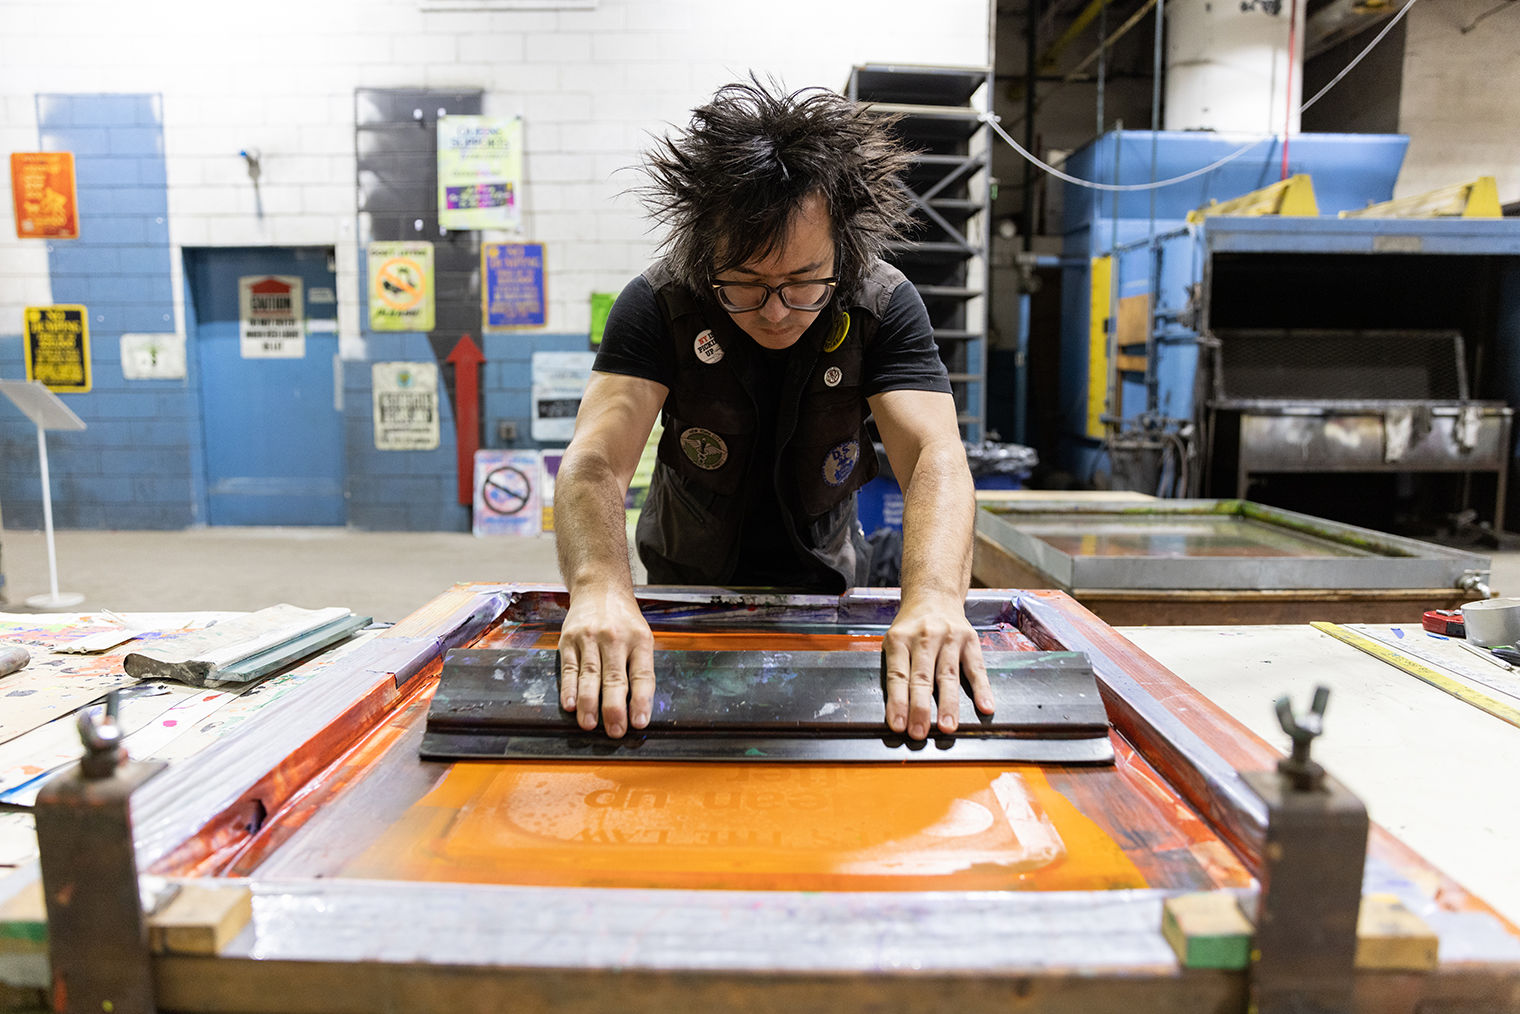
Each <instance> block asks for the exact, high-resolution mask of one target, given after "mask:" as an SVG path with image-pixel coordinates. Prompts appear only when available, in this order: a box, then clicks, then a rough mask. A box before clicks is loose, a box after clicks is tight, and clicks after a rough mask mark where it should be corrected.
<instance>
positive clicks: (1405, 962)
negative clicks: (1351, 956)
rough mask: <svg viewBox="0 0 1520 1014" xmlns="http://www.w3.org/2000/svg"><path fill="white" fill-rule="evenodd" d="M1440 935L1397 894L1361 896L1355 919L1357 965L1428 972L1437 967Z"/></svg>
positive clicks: (1384, 969)
mask: <svg viewBox="0 0 1520 1014" xmlns="http://www.w3.org/2000/svg"><path fill="white" fill-rule="evenodd" d="M1440 944H1441V941H1440V938H1439V937H1437V936H1436V933H1435V930H1433V929H1431V928H1430V927H1429V926H1427V925H1425V920H1423V919H1421V918H1420V917H1419V916H1417V915H1415V914H1414V913H1413V912H1411V911H1409V909H1407V908H1405V907H1404V903H1403V902H1401V901H1400V900H1399V899H1398V897H1397V896H1396V895H1392V894H1369V895H1367V896H1365V897H1364V898H1362V906H1361V910H1360V912H1358V913H1357V919H1356V967H1357V968H1364V969H1378V970H1382V971H1409V972H1420V971H1429V970H1430V969H1433V968H1435V967H1436V965H1437V964H1439V963H1440V961H1439V954H1440Z"/></svg>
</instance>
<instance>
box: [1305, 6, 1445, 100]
mask: <svg viewBox="0 0 1520 1014" xmlns="http://www.w3.org/2000/svg"><path fill="white" fill-rule="evenodd" d="M1419 2H1420V0H1409V2H1408V3H1407V4H1405V5H1404V7H1403V9H1402V10H1400V11H1399V12H1398V13H1397V14H1395V15H1394V16H1393V17H1391V18H1389V19H1388V24H1386V25H1384V26H1383V30H1382V31H1381V32H1378V34H1377V38H1375V39H1373V40H1372V41H1371V42H1370V43H1368V44H1367V48H1366V49H1364V50H1362V51H1361V52H1360V53H1358V54H1356V58H1355V59H1353V60H1352V61H1351V62H1350V63H1348V64H1346V66H1344V67H1342V68H1341V72H1340V73H1339V74H1337V75H1335V77H1333V78H1331V79H1330V83H1329V84H1327V85H1325V87H1323V88H1321V89H1320V90H1319V91H1317V92H1315V93H1314V98H1312V99H1310V100H1309V101H1308V102H1305V103H1304V104H1303V105H1301V106H1299V107H1298V111H1299V112H1300V113H1301V112H1303V111H1304V110H1305V109H1308V108H1309V107H1310V106H1312V105H1314V103H1316V102H1318V101H1319V100H1320V99H1321V98H1322V97H1323V96H1324V94H1325V93H1326V92H1328V91H1329V90H1330V89H1332V88H1334V87H1335V86H1336V85H1338V84H1340V83H1341V78H1343V77H1345V76H1346V75H1347V74H1350V73H1351V69H1352V68H1353V67H1355V66H1356V65H1357V64H1359V63H1361V62H1362V58H1363V57H1364V56H1366V55H1367V54H1368V53H1370V52H1372V50H1373V48H1374V47H1375V46H1377V44H1378V43H1379V42H1382V41H1383V36H1385V35H1387V34H1388V33H1389V32H1391V31H1393V26H1394V25H1396V24H1398V23H1399V19H1400V18H1402V17H1403V16H1404V15H1406V14H1408V13H1409V10H1410V8H1412V7H1413V6H1414V5H1415V4H1417V3H1419Z"/></svg>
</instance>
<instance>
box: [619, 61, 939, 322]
mask: <svg viewBox="0 0 1520 1014" xmlns="http://www.w3.org/2000/svg"><path fill="white" fill-rule="evenodd" d="M912 159H913V156H912V153H910V152H909V151H908V150H907V149H906V148H904V147H903V146H902V144H901V143H900V142H899V141H898V140H897V139H896V138H895V137H894V136H893V134H892V131H891V120H890V119H889V118H887V117H884V116H881V115H879V114H875V113H871V112H869V111H868V110H867V109H866V108H865V107H862V106H859V105H857V104H856V103H854V102H851V101H850V100H849V99H847V98H845V97H844V96H842V95H839V94H838V93H836V92H832V91H829V90H828V89H825V88H804V89H801V90H799V91H794V92H789V93H788V92H785V91H783V90H782V88H781V87H780V86H779V85H778V83H777V82H776V81H774V80H772V81H770V82H769V84H768V85H767V84H764V83H762V82H761V81H760V79H759V78H758V77H755V76H754V75H751V77H750V80H749V81H748V82H747V83H746V82H740V83H735V84H728V85H724V86H723V87H722V88H720V89H718V91H717V93H716V94H715V95H714V96H713V99H712V101H711V102H708V103H707V104H706V105H703V106H699V107H698V108H696V109H694V110H692V116H691V123H690V125H689V126H688V127H687V129H686V131H685V132H684V133H681V134H678V135H677V136H675V137H665V138H661V139H660V140H659V141H657V142H656V144H655V145H654V147H653V148H652V149H651V150H650V151H649V152H647V153H646V156H645V164H644V171H645V173H646V174H647V175H648V177H649V183H648V184H647V185H645V186H643V187H641V188H639V190H638V191H637V192H638V194H639V196H640V197H641V198H642V199H643V202H644V205H645V207H646V208H648V209H649V212H650V214H651V215H652V216H653V217H654V218H655V219H657V220H658V221H660V222H661V223H663V224H664V225H666V226H667V227H668V228H669V234H668V236H667V237H666V239H665V242H664V250H665V251H666V254H667V255H668V256H669V258H670V260H671V263H672V266H673V268H674V270H675V273H676V275H677V277H678V278H679V279H680V280H681V281H682V282H683V283H684V284H686V285H687V286H688V287H690V288H691V289H692V290H693V291H695V292H705V291H706V288H707V284H708V282H709V280H710V279H711V278H712V277H713V276H714V275H715V274H721V273H723V272H724V271H727V270H731V269H733V268H735V267H738V266H739V265H741V264H745V263H748V262H750V261H753V260H756V259H763V258H765V257H767V256H769V255H771V254H772V253H774V252H775V251H776V250H777V249H778V248H779V247H780V246H781V244H782V243H783V242H785V240H786V238H787V233H788V230H789V228H790V226H791V223H792V218H793V216H794V215H795V214H796V212H797V210H798V208H799V207H800V206H801V204H802V202H803V200H804V199H805V198H807V197H808V196H809V195H810V194H813V193H818V194H820V195H822V197H823V199H824V201H825V202H826V203H827V205H828V211H829V219H830V222H831V223H832V225H833V232H834V273H835V275H836V276H838V278H839V289H840V291H841V292H846V293H849V292H853V291H854V290H855V288H856V286H857V285H858V284H859V282H860V280H861V278H862V277H863V276H864V275H865V273H866V271H867V270H868V269H869V267H870V265H871V264H872V262H874V261H875V260H876V259H877V258H879V257H880V256H881V255H882V253H883V251H884V250H885V249H886V246H887V244H888V243H889V242H891V241H892V240H894V239H898V238H900V237H901V236H902V235H903V233H904V230H905V229H906V227H907V226H908V223H909V221H910V217H909V213H910V209H911V207H912V200H911V198H910V196H909V194H908V191H907V188H906V187H905V186H904V185H903V180H902V177H903V174H904V173H905V172H906V171H907V169H908V167H909V166H910V165H911V164H912Z"/></svg>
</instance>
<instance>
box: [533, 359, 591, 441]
mask: <svg viewBox="0 0 1520 1014" xmlns="http://www.w3.org/2000/svg"><path fill="white" fill-rule="evenodd" d="M595 362H596V353H595V352H535V353H533V372H532V374H531V377H532V392H531V393H532V398H533V422H532V427H531V432H532V435H533V439H534V440H538V441H542V442H545V443H569V442H570V437H571V436H573V435H574V433H575V414H576V413H577V412H579V411H580V407H581V396H582V395H584V394H585V393H586V383H587V381H589V380H590V379H591V367H592V365H593V364H594V363H595Z"/></svg>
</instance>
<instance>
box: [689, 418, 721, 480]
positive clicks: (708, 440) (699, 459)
mask: <svg viewBox="0 0 1520 1014" xmlns="http://www.w3.org/2000/svg"><path fill="white" fill-rule="evenodd" d="M681 451H682V452H683V453H684V454H685V455H686V456H687V457H688V458H690V459H691V463H692V464H693V465H696V466H697V467H698V468H702V469H706V470H707V471H709V472H711V471H712V470H713V469H715V468H722V467H723V463H724V462H725V461H727V460H728V445H727V444H725V443H724V442H723V438H722V437H720V436H718V434H716V433H714V432H713V431H712V430H704V429H703V428H702V427H700V426H693V427H692V428H691V429H689V430H683V431H682V433H681Z"/></svg>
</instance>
